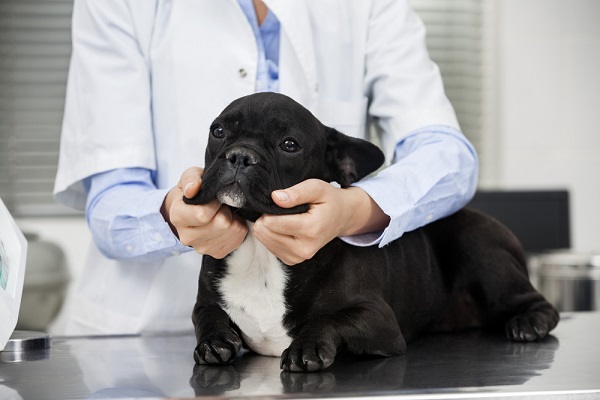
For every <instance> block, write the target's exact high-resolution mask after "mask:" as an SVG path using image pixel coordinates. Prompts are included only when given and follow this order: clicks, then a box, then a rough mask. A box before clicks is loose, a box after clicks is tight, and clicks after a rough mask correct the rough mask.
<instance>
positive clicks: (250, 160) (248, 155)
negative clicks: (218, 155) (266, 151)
mask: <svg viewBox="0 0 600 400" xmlns="http://www.w3.org/2000/svg"><path fill="white" fill-rule="evenodd" d="M225 158H226V159H227V160H228V161H229V162H230V163H231V164H233V165H234V166H236V167H242V168H246V167H249V166H251V165H255V164H257V163H258V155H257V154H256V153H255V152H254V151H252V150H250V149H247V148H245V147H236V148H234V149H231V150H229V151H227V153H225Z"/></svg>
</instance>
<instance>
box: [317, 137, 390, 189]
mask: <svg viewBox="0 0 600 400" xmlns="http://www.w3.org/2000/svg"><path fill="white" fill-rule="evenodd" d="M325 130H326V132H327V154H326V158H327V172H328V174H329V175H328V176H327V178H326V180H329V181H335V182H337V183H339V184H340V186H341V187H348V186H350V185H351V184H352V183H354V182H357V181H359V180H361V179H362V178H364V177H365V176H367V175H368V174H370V173H371V172H373V171H375V170H376V169H377V168H379V167H380V166H381V165H382V164H383V162H384V161H385V156H384V155H383V152H382V151H381V150H380V149H379V147H377V146H375V145H374V144H373V143H370V142H367V141H366V140H362V139H357V138H353V137H350V136H347V135H344V134H343V133H340V132H338V131H337V130H335V129H333V128H329V127H325Z"/></svg>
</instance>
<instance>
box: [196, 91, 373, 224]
mask: <svg viewBox="0 0 600 400" xmlns="http://www.w3.org/2000/svg"><path fill="white" fill-rule="evenodd" d="M309 132H310V134H309ZM314 132H318V133H319V134H318V135H314V134H313V133H314ZM382 162H383V154H382V153H381V151H380V150H379V149H378V148H377V147H376V146H374V145H371V144H369V143H368V142H365V141H363V140H360V139H354V138H350V137H348V136H345V135H343V134H341V133H339V132H337V131H336V130H334V129H332V128H328V127H326V126H324V125H323V124H321V122H319V121H318V120H317V119H316V118H315V117H314V116H313V115H312V114H311V113H310V112H309V111H308V110H306V109H305V108H304V107H302V106H301V105H300V104H298V103H296V102H295V101H293V100H292V99H290V98H288V97H286V96H282V95H279V94H276V93H261V94H258V95H253V96H247V97H243V98H241V99H238V100H236V101H234V102H233V103H231V104H230V105H229V106H228V107H227V108H225V110H223V112H222V113H221V115H219V117H217V118H216V119H215V121H214V122H213V124H212V125H211V127H210V138H209V143H208V147H207V150H206V156H205V165H206V169H205V171H204V176H203V181H202V190H201V191H200V193H199V195H198V196H196V197H194V198H192V199H189V200H187V202H188V203H190V204H206V203H208V202H210V201H211V200H214V199H215V198H216V199H218V200H219V201H220V202H221V203H223V204H227V205H229V206H231V207H234V208H236V209H239V211H238V212H239V214H240V215H242V216H244V217H245V218H247V219H250V220H256V218H258V217H259V216H260V215H262V214H276V215H281V214H295V213H301V212H305V211H307V210H308V206H307V205H301V206H296V207H292V208H281V207H279V206H277V204H275V202H274V201H273V199H272V197H271V193H272V192H273V191H275V190H278V189H284V188H288V187H290V186H293V185H295V184H297V183H300V182H302V181H305V180H307V179H311V178H316V179H321V180H324V181H326V182H330V181H336V182H338V183H339V184H340V185H341V186H342V187H347V186H349V185H350V184H351V183H353V182H355V181H357V180H359V179H361V178H362V177H364V176H365V175H367V174H368V173H370V172H372V171H373V170H375V169H376V168H377V167H379V166H380V165H381V163H382ZM324 163H325V164H326V165H327V169H326V170H323V168H322V166H323V164H324ZM299 166H300V167H299Z"/></svg>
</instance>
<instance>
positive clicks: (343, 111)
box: [316, 97, 368, 139]
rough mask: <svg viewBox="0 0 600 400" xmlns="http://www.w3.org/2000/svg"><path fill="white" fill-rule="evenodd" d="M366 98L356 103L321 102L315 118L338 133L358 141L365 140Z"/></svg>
mask: <svg viewBox="0 0 600 400" xmlns="http://www.w3.org/2000/svg"><path fill="white" fill-rule="evenodd" d="M367 104H368V98H366V97H363V98H362V99H361V100H358V101H321V102H320V103H319V105H318V107H317V115H316V116H317V118H319V120H320V121H321V122H322V123H323V124H325V125H327V126H330V127H332V128H335V129H337V130H338V131H340V132H342V133H344V134H346V135H348V136H353V137H356V138H360V139H367V138H368V137H367Z"/></svg>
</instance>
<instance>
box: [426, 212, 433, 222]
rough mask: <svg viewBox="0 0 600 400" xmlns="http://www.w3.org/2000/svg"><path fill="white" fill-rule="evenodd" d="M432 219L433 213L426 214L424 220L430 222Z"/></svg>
mask: <svg viewBox="0 0 600 400" xmlns="http://www.w3.org/2000/svg"><path fill="white" fill-rule="evenodd" d="M432 219H433V214H427V216H426V217H425V221H427V222H430V221H431V220H432Z"/></svg>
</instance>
